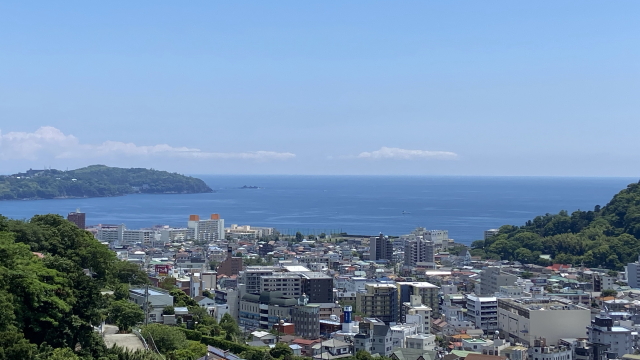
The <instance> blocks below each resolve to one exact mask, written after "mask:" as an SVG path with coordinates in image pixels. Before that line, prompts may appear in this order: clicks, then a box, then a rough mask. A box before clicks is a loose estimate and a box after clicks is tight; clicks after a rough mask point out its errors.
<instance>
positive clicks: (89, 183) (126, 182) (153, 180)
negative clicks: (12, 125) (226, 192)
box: [0, 165, 212, 200]
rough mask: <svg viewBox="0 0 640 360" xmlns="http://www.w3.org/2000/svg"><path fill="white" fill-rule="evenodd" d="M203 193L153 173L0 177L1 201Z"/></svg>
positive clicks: (191, 183) (99, 168) (95, 168)
mask: <svg viewBox="0 0 640 360" xmlns="http://www.w3.org/2000/svg"><path fill="white" fill-rule="evenodd" d="M206 192H212V190H211V188H210V187H209V186H207V184H205V183H204V181H202V180H200V179H197V178H194V177H190V176H184V175H180V174H176V173H170V172H167V171H158V170H153V169H151V170H150V169H142V168H131V169H123V168H116V167H108V166H104V165H92V166H88V167H84V168H80V169H76V170H69V171H61V170H55V169H50V170H29V171H26V172H24V173H20V174H13V175H8V176H0V199H2V200H15V199H53V198H60V197H102V196H120V195H126V194H133V193H146V194H172V193H174V194H193V193H206Z"/></svg>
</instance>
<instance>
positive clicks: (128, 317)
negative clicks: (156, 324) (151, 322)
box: [109, 300, 144, 332]
mask: <svg viewBox="0 0 640 360" xmlns="http://www.w3.org/2000/svg"><path fill="white" fill-rule="evenodd" d="M109 318H110V319H111V320H112V321H113V323H114V324H116V326H118V329H120V331H122V332H129V331H130V330H131V328H132V327H133V326H134V325H136V324H137V323H141V322H143V321H144V312H143V311H142V309H141V308H140V306H138V305H137V304H134V303H132V302H131V301H129V300H114V301H112V302H111V305H110V306H109Z"/></svg>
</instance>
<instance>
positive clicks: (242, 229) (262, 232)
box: [224, 224, 274, 239]
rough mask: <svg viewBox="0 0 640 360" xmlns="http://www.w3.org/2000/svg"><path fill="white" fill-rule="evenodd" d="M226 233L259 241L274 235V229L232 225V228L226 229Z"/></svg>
mask: <svg viewBox="0 0 640 360" xmlns="http://www.w3.org/2000/svg"><path fill="white" fill-rule="evenodd" d="M224 232H225V234H229V235H236V236H242V237H249V238H254V239H259V238H261V237H264V236H270V235H273V233H274V228H267V227H256V226H250V225H238V224H231V226H230V227H228V228H225V229H224Z"/></svg>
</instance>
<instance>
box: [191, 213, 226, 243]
mask: <svg viewBox="0 0 640 360" xmlns="http://www.w3.org/2000/svg"><path fill="white" fill-rule="evenodd" d="M187 228H189V229H193V234H194V238H195V240H198V241H214V240H224V238H225V237H224V219H221V218H220V215H219V214H211V217H210V218H209V219H204V220H200V216H198V215H190V216H189V221H188V222H187Z"/></svg>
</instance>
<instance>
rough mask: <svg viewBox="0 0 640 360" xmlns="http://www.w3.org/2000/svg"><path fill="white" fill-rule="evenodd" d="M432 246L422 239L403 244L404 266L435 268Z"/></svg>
mask: <svg viewBox="0 0 640 360" xmlns="http://www.w3.org/2000/svg"><path fill="white" fill-rule="evenodd" d="M434 248H435V246H434V244H433V242H432V241H426V240H423V239H422V238H417V239H415V240H408V241H406V242H405V244H404V266H409V267H415V266H418V265H422V266H426V267H435V259H434Z"/></svg>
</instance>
